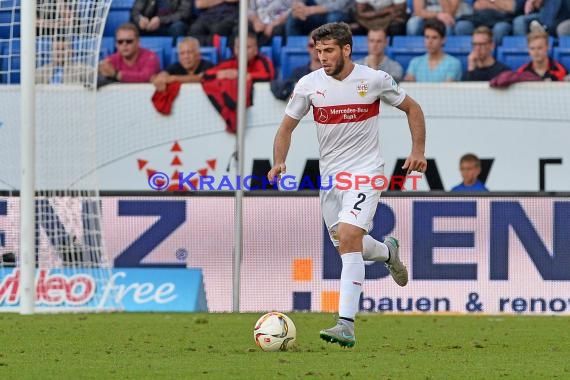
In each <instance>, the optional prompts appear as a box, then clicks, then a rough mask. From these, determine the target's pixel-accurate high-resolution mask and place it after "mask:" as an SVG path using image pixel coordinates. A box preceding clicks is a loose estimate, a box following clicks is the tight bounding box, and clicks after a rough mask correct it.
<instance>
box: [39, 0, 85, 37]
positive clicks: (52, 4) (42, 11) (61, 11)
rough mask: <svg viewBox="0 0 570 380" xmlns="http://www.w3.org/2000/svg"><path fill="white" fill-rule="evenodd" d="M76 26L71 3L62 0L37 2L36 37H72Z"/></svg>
mask: <svg viewBox="0 0 570 380" xmlns="http://www.w3.org/2000/svg"><path fill="white" fill-rule="evenodd" d="M74 25H76V23H75V17H74V14H73V10H72V8H71V3H70V2H67V1H61V0H37V5H36V36H48V35H49V36H53V35H59V36H62V35H71V34H72V33H73V32H75V31H74V30H73V29H72V27H73V26H74Z"/></svg>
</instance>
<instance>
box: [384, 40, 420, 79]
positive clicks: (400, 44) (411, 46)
mask: <svg viewBox="0 0 570 380" xmlns="http://www.w3.org/2000/svg"><path fill="white" fill-rule="evenodd" d="M425 52H426V48H425V44H424V37H423V36H394V37H393V38H392V46H391V55H392V58H393V59H395V60H396V61H398V62H399V63H400V65H402V67H403V68H404V72H405V71H406V70H407V68H408V65H409V64H410V61H411V60H412V58H414V57H417V56H419V55H422V54H425Z"/></svg>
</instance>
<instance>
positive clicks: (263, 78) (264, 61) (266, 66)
mask: <svg viewBox="0 0 570 380" xmlns="http://www.w3.org/2000/svg"><path fill="white" fill-rule="evenodd" d="M238 52H239V38H238V37H236V38H235V40H234V56H233V57H232V58H230V59H228V60H226V61H224V62H221V63H220V64H218V65H216V66H214V67H212V68H211V69H209V70H207V71H206V73H205V74H204V79H206V80H208V79H213V78H216V79H237V77H238V59H237V57H238ZM274 76H275V68H274V67H273V62H271V59H269V57H266V56H264V55H263V54H259V48H258V46H257V37H256V36H255V34H253V33H248V34H247V79H248V80H252V81H253V82H268V81H270V80H272V79H273V77H274Z"/></svg>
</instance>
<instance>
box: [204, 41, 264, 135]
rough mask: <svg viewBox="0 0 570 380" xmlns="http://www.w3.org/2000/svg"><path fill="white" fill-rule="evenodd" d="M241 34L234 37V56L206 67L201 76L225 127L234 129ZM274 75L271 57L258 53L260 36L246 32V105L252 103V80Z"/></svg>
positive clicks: (207, 93)
mask: <svg viewBox="0 0 570 380" xmlns="http://www.w3.org/2000/svg"><path fill="white" fill-rule="evenodd" d="M238 52H239V41H238V37H236V38H235V40H234V56H233V57H232V58H230V59H228V60H227V61H224V62H221V63H220V64H218V65H216V66H214V67H212V68H211V69H208V70H206V72H205V73H204V75H203V76H202V89H203V90H204V92H205V93H206V95H207V96H208V99H209V100H210V102H211V103H212V105H213V106H214V108H215V109H216V111H218V113H219V114H220V115H221V116H222V119H223V120H224V121H225V123H226V130H227V131H228V132H230V133H235V132H236V129H237V121H236V115H237V77H238V59H237V56H238ZM274 76H275V69H274V67H273V62H271V60H270V59H269V58H268V57H266V56H264V55H262V54H259V50H258V48H257V37H256V36H255V34H253V33H248V35H247V100H246V106H247V107H250V106H251V105H252V104H253V95H252V93H253V82H269V81H270V80H272V79H273V77H274Z"/></svg>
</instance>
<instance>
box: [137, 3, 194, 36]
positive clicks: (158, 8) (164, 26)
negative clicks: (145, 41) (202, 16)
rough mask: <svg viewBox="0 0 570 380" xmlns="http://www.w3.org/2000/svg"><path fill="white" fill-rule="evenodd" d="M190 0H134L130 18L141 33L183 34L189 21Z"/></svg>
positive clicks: (159, 34)
mask: <svg viewBox="0 0 570 380" xmlns="http://www.w3.org/2000/svg"><path fill="white" fill-rule="evenodd" d="M191 12H192V0H136V1H135V3H134V4H133V8H132V9H131V20H132V22H133V23H134V24H135V25H136V26H137V27H138V28H139V32H140V33H141V34H142V35H157V36H172V37H173V44H174V43H175V41H176V38H178V37H180V36H184V35H185V34H186V30H187V29H188V23H189V22H190V15H191Z"/></svg>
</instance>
